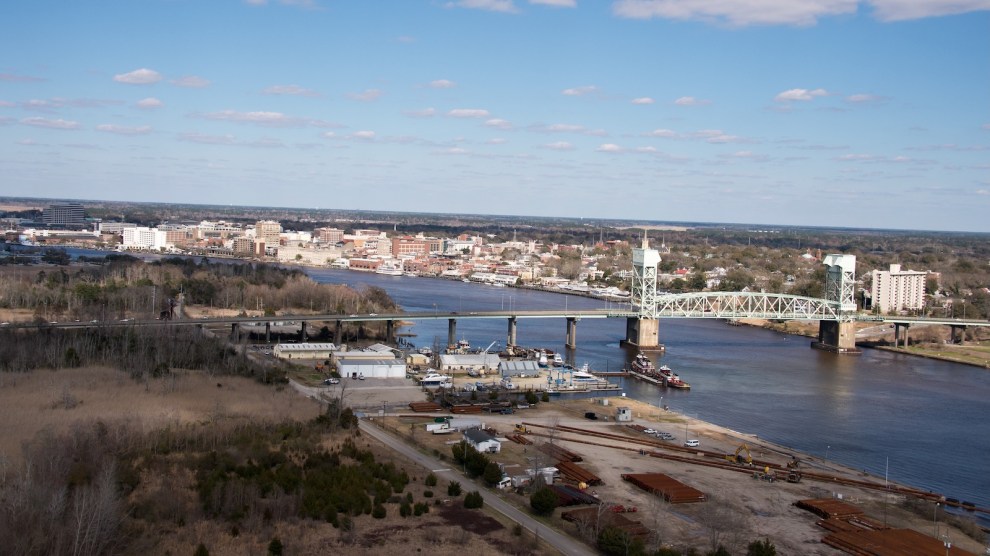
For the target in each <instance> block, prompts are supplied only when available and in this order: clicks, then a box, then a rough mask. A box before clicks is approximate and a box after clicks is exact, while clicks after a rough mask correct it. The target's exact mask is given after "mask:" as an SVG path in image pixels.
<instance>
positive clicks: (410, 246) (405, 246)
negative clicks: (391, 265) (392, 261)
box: [392, 236, 430, 257]
mask: <svg viewBox="0 0 990 556" xmlns="http://www.w3.org/2000/svg"><path fill="white" fill-rule="evenodd" d="M429 254H430V241H429V240H428V239H426V238H422V237H412V236H399V237H393V238H392V255H394V256H396V257H402V256H406V255H411V256H414V257H415V256H418V255H423V256H426V255H429Z"/></svg>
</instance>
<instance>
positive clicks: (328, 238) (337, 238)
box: [313, 228, 344, 245]
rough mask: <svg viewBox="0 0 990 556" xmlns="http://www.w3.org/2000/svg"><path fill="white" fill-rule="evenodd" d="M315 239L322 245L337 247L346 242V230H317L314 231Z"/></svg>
mask: <svg viewBox="0 0 990 556" xmlns="http://www.w3.org/2000/svg"><path fill="white" fill-rule="evenodd" d="M313 239H314V240H315V241H319V242H320V243H328V244H330V245H335V244H337V243H340V242H342V241H344V230H341V229H338V228H316V229H315V230H313Z"/></svg>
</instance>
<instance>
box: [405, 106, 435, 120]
mask: <svg viewBox="0 0 990 556" xmlns="http://www.w3.org/2000/svg"><path fill="white" fill-rule="evenodd" d="M404 114H405V115H406V116H409V117H410V118H432V117H433V116H436V115H437V111H436V109H435V108H424V109H422V110H409V111H406V112H404Z"/></svg>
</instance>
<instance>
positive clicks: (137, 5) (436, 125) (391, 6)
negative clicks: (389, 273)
mask: <svg viewBox="0 0 990 556" xmlns="http://www.w3.org/2000/svg"><path fill="white" fill-rule="evenodd" d="M0 24H2V29H3V33H0V52H2V53H3V54H2V55H0V146H2V147H0V176H3V177H2V178H0V194H2V195H23V196H37V197H69V198H90V199H109V200H130V201H165V202H184V203H209V204H242V205H243V204H246V205H260V206H290V207H319V208H343V209H366V210H396V211H425V212H472V213H493V214H519V215H544V216H574V217H605V218H629V219H645V220H662V221H707V222H749V223H761V224H795V225H802V224H805V225H820V226H853V227H877V228H907V229H930V230H959V231H982V232H990V210H988V209H990V0H614V1H613V0H599V1H594V2H593V1H590V0H460V1H446V0H374V1H359V0H267V1H265V0H247V1H243V0H210V1H202V0H141V1H136V0H101V1H80V0H76V1H54V0H32V1H31V2H26V1H8V2H4V3H2V5H0Z"/></svg>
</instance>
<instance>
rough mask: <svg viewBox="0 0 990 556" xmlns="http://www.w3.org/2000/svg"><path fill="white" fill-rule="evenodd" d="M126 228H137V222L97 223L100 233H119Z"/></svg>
mask: <svg viewBox="0 0 990 556" xmlns="http://www.w3.org/2000/svg"><path fill="white" fill-rule="evenodd" d="M127 228H137V224H135V223H133V222H100V224H99V230H100V233H101V234H117V235H120V234H122V233H124V230H126V229H127Z"/></svg>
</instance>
